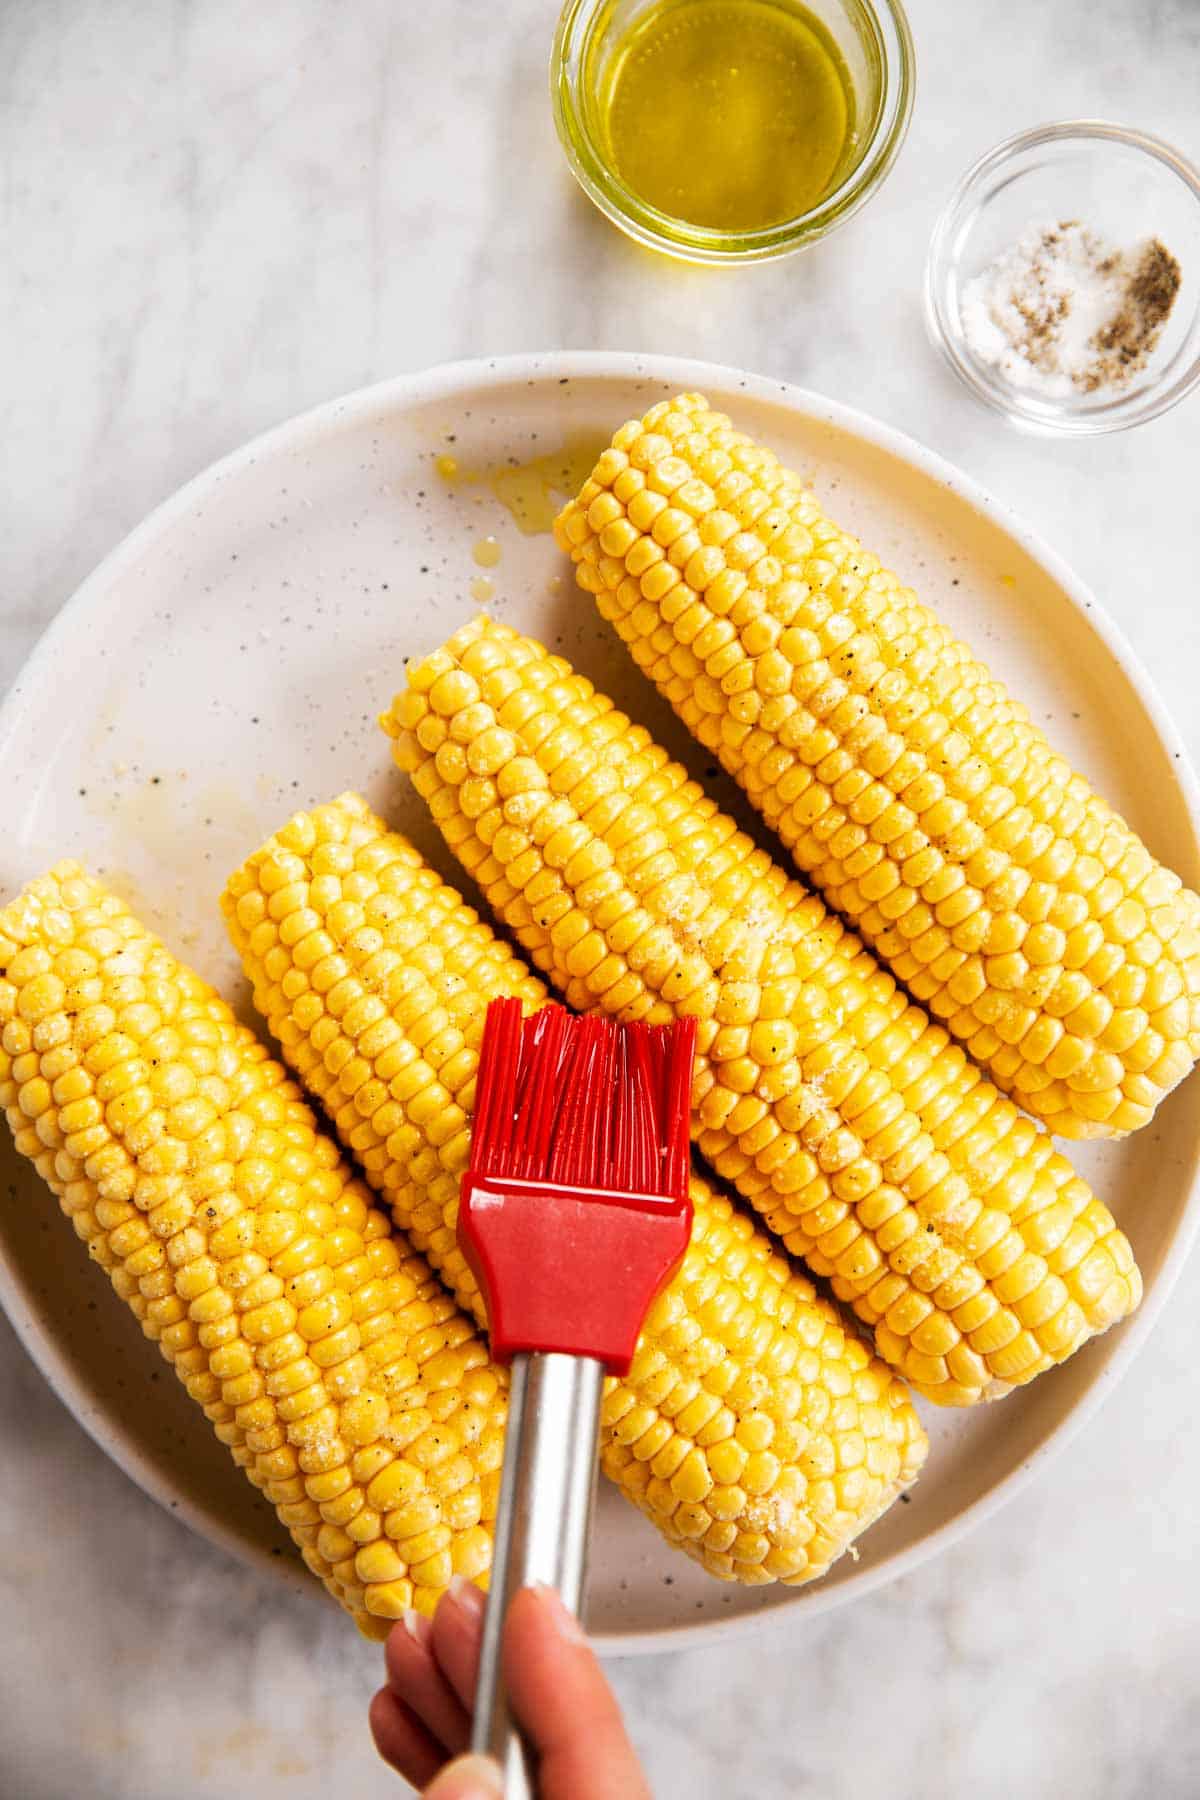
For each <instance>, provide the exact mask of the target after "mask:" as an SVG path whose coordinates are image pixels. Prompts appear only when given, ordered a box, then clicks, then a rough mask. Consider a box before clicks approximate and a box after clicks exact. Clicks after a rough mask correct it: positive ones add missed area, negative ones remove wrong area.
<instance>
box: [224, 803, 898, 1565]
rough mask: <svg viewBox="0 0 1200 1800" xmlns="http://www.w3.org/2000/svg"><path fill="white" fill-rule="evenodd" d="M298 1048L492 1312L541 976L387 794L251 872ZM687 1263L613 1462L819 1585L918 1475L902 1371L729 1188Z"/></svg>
mask: <svg viewBox="0 0 1200 1800" xmlns="http://www.w3.org/2000/svg"><path fill="white" fill-rule="evenodd" d="M223 906H224V910H225V914H226V918H227V920H228V923H229V929H230V934H231V936H232V938H233V941H234V944H235V945H236V947H237V949H238V951H239V953H240V954H241V956H242V959H243V962H244V964H245V967H246V971H247V973H248V974H249V976H250V979H251V981H252V983H253V987H254V997H255V1003H256V1005H257V1006H258V1008H259V1010H260V1011H261V1012H262V1014H263V1016H264V1017H265V1018H266V1020H267V1021H268V1023H269V1025H270V1028H271V1031H272V1033H273V1034H274V1036H275V1037H276V1038H277V1040H278V1041H279V1043H280V1045H281V1047H282V1050H283V1054H284V1056H285V1058H286V1059H287V1061H288V1062H289V1063H290V1064H291V1066H292V1067H293V1068H294V1069H295V1070H296V1071H297V1073H298V1074H299V1075H300V1077H301V1079H302V1080H303V1081H304V1083H305V1084H306V1086H308V1087H309V1089H310V1090H311V1092H312V1093H313V1094H314V1095H316V1096H317V1097H318V1098H319V1099H320V1100H321V1102H322V1105H323V1106H324V1108H325V1110H326V1112H327V1113H328V1114H329V1116H330V1117H331V1118H332V1119H333V1121H334V1123H335V1126H336V1129H337V1131H338V1134H339V1136H340V1137H341V1139H342V1142H343V1143H344V1144H345V1145H346V1146H347V1147H348V1148H350V1149H351V1150H353V1152H354V1154H355V1155H356V1157H357V1158H358V1159H359V1161H360V1163H361V1164H362V1166H363V1168H364V1169H365V1171H366V1173H367V1177H368V1179H369V1180H370V1181H371V1182H372V1183H373V1185H374V1186H375V1187H376V1189H377V1190H378V1192H379V1193H380V1194H381V1195H382V1196H383V1197H384V1198H385V1199H386V1200H387V1201H388V1203H389V1204H390V1206H391V1208H392V1212H393V1216H394V1218H395V1220H396V1222H397V1223H398V1224H399V1225H400V1226H402V1227H403V1229H405V1230H406V1231H408V1232H410V1233H411V1234H412V1236H413V1238H414V1241H415V1242H416V1243H417V1244H418V1245H420V1246H421V1247H422V1248H423V1249H424V1250H425V1251H426V1253H427V1254H428V1256H429V1257H430V1259H431V1261H432V1262H433V1263H434V1264H435V1265H436V1266H437V1267H438V1268H440V1269H441V1270H442V1271H443V1273H444V1274H445V1276H446V1278H447V1279H448V1280H450V1281H451V1282H452V1283H453V1285H454V1288H455V1291H456V1293H457V1294H458V1296H459V1298H460V1299H461V1301H462V1302H463V1304H464V1305H465V1306H471V1307H473V1308H474V1310H475V1312H476V1315H477V1316H481V1307H480V1297H479V1293H478V1290H477V1288H476V1286H475V1282H474V1280H473V1278H472V1277H471V1274H470V1272H469V1270H468V1269H467V1267H466V1265H465V1263H464V1262H463V1260H462V1258H461V1256H460V1254H459V1252H458V1249H457V1245H456V1242H455V1236H454V1227H455V1219H456V1214H457V1207H458V1188H459V1177H460V1175H461V1174H462V1172H463V1170H464V1169H465V1167H466V1165H467V1160H468V1149H469V1131H470V1114H471V1109H472V1106H473V1103H474V1084H475V1073H476V1068H477V1064H478V1055H479V1046H480V1040H481V1036H482V1030H483V1020H484V1014H485V1012H486V1009H487V1006H488V1003H489V1001H491V1000H493V999H496V998H498V997H500V996H502V995H508V994H512V995H516V996H518V997H519V998H520V999H521V1000H522V1001H523V1002H524V1004H525V1006H526V1008H527V1009H534V1008H536V1007H538V1006H540V1005H541V1004H542V1003H543V1002H544V1001H545V999H546V997H547V995H546V990H545V988H544V987H543V985H542V983H541V982H539V981H537V980H536V979H535V978H534V977H533V976H531V975H530V973H529V972H528V970H527V969H526V968H525V967H524V965H523V964H522V963H521V962H520V961H519V960H518V958H517V957H516V956H514V955H513V953H512V952H511V951H510V950H509V949H508V947H507V946H506V945H504V944H503V943H501V942H500V941H499V940H498V939H497V938H496V937H495V935H494V934H493V932H492V931H491V929H490V928H489V927H488V926H487V925H486V924H485V923H484V922H483V921H482V920H480V918H479V917H478V916H477V914H476V913H474V912H473V911H472V910H471V908H470V907H468V906H467V905H466V903H465V902H464V901H463V899H462V898H461V896H460V895H459V894H457V893H456V892H455V891H454V890H453V889H452V888H450V887H448V886H446V885H445V884H444V883H443V882H442V881H440V880H439V878H438V877H437V876H436V875H435V874H434V872H433V871H432V870H431V869H429V868H428V867H427V866H426V865H425V864H424V863H423V862H422V860H421V858H420V856H419V855H418V853H417V852H416V851H415V850H414V849H413V848H412V847H411V846H410V845H409V844H407V843H406V842H405V841H404V840H403V839H402V838H400V837H398V836H396V835H395V834H394V833H390V832H388V831H387V830H386V828H385V826H384V825H383V824H382V823H381V821H380V820H379V819H377V818H376V817H374V816H373V815H372V814H371V812H370V811H369V810H368V808H367V807H366V805H365V803H364V802H363V801H362V800H360V799H358V798H357V797H356V796H354V795H345V796H343V797H342V798H341V799H340V800H338V801H336V802H334V803H333V804H331V805H329V806H324V807H319V808H317V809H316V810H315V811H313V812H311V813H302V814H298V815H297V816H296V817H295V818H293V819H292V820H291V822H290V823H289V824H288V825H287V826H286V827H285V829H284V830H282V831H281V832H279V833H278V835H277V836H275V837H274V838H272V839H271V840H269V841H268V843H267V844H265V845H264V846H263V848H262V849H261V850H259V851H257V852H256V853H255V855H254V856H252V857H251V858H250V860H249V861H248V862H247V864H246V865H245V866H244V868H242V869H241V870H239V871H238V873H237V874H235V875H234V876H233V878H232V879H231V881H230V883H229V885H228V888H227V890H226V893H225V895H224V897H223ZM693 1199H694V1202H695V1229H694V1233H693V1239H692V1243H691V1246H690V1248H689V1251H688V1254H687V1256H686V1258H685V1260H684V1263H683V1266H682V1268H681V1269H680V1271H679V1273H678V1274H677V1276H676V1277H675V1278H674V1280H673V1281H672V1282H671V1284H670V1285H669V1287H668V1288H667V1290H666V1291H665V1293H664V1294H663V1295H662V1296H661V1297H660V1298H659V1300H658V1301H657V1302H656V1303H655V1305H654V1307H653V1308H652V1309H651V1312H650V1315H649V1317H648V1318H647V1321H646V1326H645V1330H644V1331H643V1334H642V1337H641V1341H640V1344H639V1348H638V1351H637V1355H636V1357H635V1360H634V1363H633V1366H632V1368H631V1369H630V1371H629V1374H628V1376H627V1377H626V1378H625V1379H624V1380H623V1381H619V1382H617V1381H610V1382H609V1384H608V1387H607V1390H606V1396H605V1401H604V1412H603V1427H602V1440H601V1457H602V1464H603V1467H604V1469H605V1470H606V1471H607V1473H608V1474H609V1475H610V1476H611V1477H612V1478H613V1479H614V1480H615V1481H616V1482H617V1484H618V1486H619V1487H620V1488H621V1489H622V1490H623V1491H624V1492H625V1493H626V1494H627V1495H628V1496H629V1497H630V1498H631V1499H632V1500H634V1501H635V1503H636V1504H637V1505H639V1506H640V1507H642V1509H643V1510H644V1511H646V1512H647V1513H649V1515H650V1516H651V1518H653V1519H654V1520H655V1521H656V1523H657V1524H658V1525H659V1527H660V1529H661V1530H662V1531H663V1532H664V1533H665V1535H666V1536H667V1537H668V1538H669V1539H671V1540H673V1541H675V1542H678V1543H680V1544H681V1545H682V1546H683V1547H684V1548H685V1549H686V1550H687V1551H688V1552H689V1554H690V1555H692V1556H693V1557H694V1558H696V1559H697V1560H698V1561H700V1562H701V1563H703V1564H704V1566H705V1567H706V1568H708V1569H709V1570H710V1571H711V1572H712V1573H714V1574H716V1575H718V1576H721V1577H724V1578H728V1579H734V1580H739V1581H743V1582H762V1581H770V1580H772V1579H776V1578H778V1579H782V1580H784V1581H789V1582H801V1581H807V1580H810V1579H811V1578H812V1577H814V1576H815V1575H819V1574H820V1573H821V1572H822V1571H823V1570H824V1569H825V1568H826V1567H827V1566H828V1565H829V1563H830V1562H831V1561H832V1560H833V1559H834V1557H836V1556H837V1555H838V1554H839V1553H840V1552H841V1551H842V1550H843V1549H845V1547H846V1546H847V1544H848V1543H849V1542H850V1541H851V1540H852V1539H853V1538H854V1537H855V1536H856V1535H857V1534H858V1532H860V1531H861V1530H862V1529H863V1527H864V1526H865V1525H866V1524H867V1523H868V1522H869V1521H870V1520H871V1519H872V1518H873V1517H875V1516H876V1515H877V1514H878V1513H879V1512H880V1511H882V1510H883V1509H884V1508H885V1507H886V1506H887V1504H888V1503H889V1502H890V1500H892V1499H893V1498H894V1497H895V1495H896V1493H897V1492H898V1490H899V1488H900V1487H902V1486H904V1485H906V1484H907V1483H908V1482H909V1481H911V1480H912V1478H913V1477H914V1476H915V1474H916V1472H917V1470H918V1469H919V1467H920V1465H921V1463H922V1461H923V1460H924V1456H925V1453H926V1448H927V1445H926V1440H925V1435H924V1433H923V1431H922V1430H921V1426H920V1423H919V1421H918V1419H917V1417H916V1415H915V1413H914V1411H913V1409H912V1406H911V1403H910V1402H909V1400H908V1397H907V1395H906V1393H905V1390H904V1388H903V1385H902V1384H901V1383H900V1382H899V1381H897V1380H896V1379H895V1377H894V1376H893V1375H892V1374H891V1373H890V1371H889V1370H888V1369H887V1368H886V1367H885V1366H884V1365H883V1364H882V1363H881V1362H879V1361H878V1360H877V1359H875V1358H873V1357H872V1356H871V1355H870V1353H869V1351H868V1350H867V1349H866V1348H865V1346H864V1345H863V1344H861V1343H860V1342H859V1341H858V1340H857V1339H854V1338H852V1337H849V1336H848V1335H847V1334H846V1332H845V1330H844V1327H843V1326H842V1324H841V1322H840V1320H839V1319H838V1317H837V1314H836V1312H835V1310H834V1309H833V1308H832V1307H831V1306H830V1305H829V1304H828V1302H826V1301H824V1300H821V1299H819V1298H818V1297H817V1296H816V1295H815V1293H814V1291H813V1289H812V1287H811V1284H810V1283H809V1282H807V1281H806V1280H805V1279H804V1278H803V1277H801V1276H798V1275H796V1274H794V1273H792V1272H791V1271H790V1270H789V1269H788V1267H787V1265H786V1263H785V1262H784V1261H783V1259H782V1258H781V1257H779V1256H777V1255H775V1254H773V1253H772V1251H771V1249H770V1246H769V1244H768V1242H767V1241H766V1239H765V1238H764V1237H763V1235H762V1234H761V1233H760V1232H758V1231H756V1230H755V1229H754V1227H753V1226H752V1225H751V1223H750V1221H749V1220H747V1219H745V1218H743V1217H741V1216H740V1215H738V1214H735V1213H734V1211H733V1209H732V1208H731V1207H730V1205H729V1202H728V1201H727V1200H725V1199H724V1198H723V1197H722V1196H720V1195H718V1194H716V1193H714V1192H713V1190H712V1189H711V1188H710V1187H709V1186H708V1185H707V1183H705V1182H702V1181H699V1180H697V1181H696V1182H695V1183H694V1185H693Z"/></svg>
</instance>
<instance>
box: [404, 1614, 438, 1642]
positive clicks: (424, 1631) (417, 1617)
mask: <svg viewBox="0 0 1200 1800" xmlns="http://www.w3.org/2000/svg"><path fill="white" fill-rule="evenodd" d="M401 1624H402V1625H403V1626H404V1629H405V1631H407V1633H408V1635H409V1637H410V1638H411V1639H412V1641H413V1643H414V1644H419V1645H420V1646H421V1648H422V1650H427V1649H428V1648H429V1640H430V1638H431V1637H432V1636H433V1625H432V1622H431V1621H430V1620H429V1619H427V1618H426V1617H425V1615H424V1613H419V1612H418V1611H417V1609H416V1607H415V1606H409V1607H406V1608H405V1610H404V1617H403V1619H402V1620H401Z"/></svg>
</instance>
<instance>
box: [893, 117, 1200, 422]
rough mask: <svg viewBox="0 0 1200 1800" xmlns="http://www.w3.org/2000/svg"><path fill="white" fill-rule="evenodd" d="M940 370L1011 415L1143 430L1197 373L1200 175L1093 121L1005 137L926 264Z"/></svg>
mask: <svg viewBox="0 0 1200 1800" xmlns="http://www.w3.org/2000/svg"><path fill="white" fill-rule="evenodd" d="M925 310H926V319H927V322H928V325H929V330H930V333H931V335H932V337H933V339H934V342H935V343H936V344H937V345H938V346H939V348H940V349H941V350H942V351H943V352H944V354H945V356H946V358H947V360H948V362H949V363H950V366H951V368H952V369H953V370H954V372H955V373H956V374H957V375H958V376H959V377H960V379H961V380H962V381H963V382H965V383H966V385H967V386H968V387H969V388H970V389H971V390H972V392H973V393H975V394H976V395H977V396H978V397H979V398H981V399H983V400H985V401H987V402H988V403H989V404H990V405H992V406H994V407H996V408H997V409H998V410H999V411H1000V412H1002V413H1004V414H1005V415H1006V417H1008V418H1009V419H1011V420H1012V421H1013V423H1014V424H1018V425H1022V426H1025V427H1026V428H1028V429H1032V430H1035V431H1036V430H1040V431H1044V432H1065V433H1071V434H1074V435H1077V436H1082V435H1088V434H1092V433H1096V432H1102V431H1119V430H1122V429H1124V428H1125V427H1127V426H1130V425H1139V424H1142V423H1143V422H1144V421H1145V420H1147V419H1152V418H1155V417H1156V416H1157V415H1158V414H1159V413H1162V412H1165V411H1166V410H1167V408H1168V407H1170V406H1174V404H1175V403H1176V401H1178V400H1181V399H1182V398H1183V396H1184V395H1185V394H1186V393H1188V392H1189V390H1190V389H1192V388H1193V387H1195V386H1196V384H1197V382H1200V173H1198V172H1197V170H1196V169H1195V168H1193V167H1192V165H1191V164H1190V163H1189V162H1188V161H1187V160H1186V158H1184V157H1183V156H1181V155H1180V154H1179V152H1178V151H1176V150H1173V149H1172V148H1171V147H1170V145H1168V144H1164V143H1162V142H1161V141H1160V140H1159V139H1157V138H1153V137H1149V136H1147V135H1146V134H1145V133H1144V132H1138V131H1132V130H1129V129H1127V128H1125V127H1124V126H1120V125H1109V124H1105V123H1102V122H1100V121H1093V120H1073V121H1070V122H1068V123H1066V124H1061V125H1044V126H1040V127H1038V128H1037V129H1036V130H1034V131H1027V132H1022V133H1021V134H1020V136H1018V137H1013V138H1009V139H1008V140H1007V142H1005V143H1003V144H1000V145H998V146H997V147H996V149H994V150H991V151H989V152H988V154H987V155H986V156H984V157H982V158H981V159H980V160H979V162H977V163H976V164H975V165H974V167H973V168H971V169H969V170H968V172H967V174H966V175H965V176H964V177H963V179H962V181H961V182H960V183H959V185H958V187H957V189H956V190H955V192H954V193H953V194H952V195H951V197H950V200H949V202H948V204H947V206H946V208H945V211H944V212H943V213H942V216H941V218H940V219H939V221H938V224H937V227H936V229H935V231H934V234H933V240H932V243H931V245H930V250H929V259H928V262H927V264H926V272H925Z"/></svg>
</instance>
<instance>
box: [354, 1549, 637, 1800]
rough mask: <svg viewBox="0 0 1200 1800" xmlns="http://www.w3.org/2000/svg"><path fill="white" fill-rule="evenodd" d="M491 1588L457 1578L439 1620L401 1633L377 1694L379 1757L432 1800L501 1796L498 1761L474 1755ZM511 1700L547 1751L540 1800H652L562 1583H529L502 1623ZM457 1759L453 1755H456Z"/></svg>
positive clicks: (541, 1753)
mask: <svg viewBox="0 0 1200 1800" xmlns="http://www.w3.org/2000/svg"><path fill="white" fill-rule="evenodd" d="M484 1604H485V1601H484V1596H483V1594H481V1593H480V1591H479V1589H478V1588H477V1587H475V1586H474V1584H473V1583H471V1582H469V1581H466V1580H464V1579H463V1577H462V1576H458V1575H456V1576H455V1578H454V1580H453V1581H452V1582H451V1584H450V1587H449V1589H448V1590H447V1592H446V1593H445V1594H443V1595H442V1598H441V1601H440V1603H439V1605H438V1609H437V1612H436V1613H435V1615H434V1617H433V1619H432V1620H430V1619H426V1618H423V1617H422V1616H421V1615H420V1614H419V1613H415V1612H412V1613H409V1615H408V1617H407V1618H406V1619H405V1620H404V1621H403V1622H402V1623H401V1624H399V1625H396V1626H394V1627H393V1629H392V1633H391V1636H390V1637H389V1638H388V1641H387V1649H386V1658H387V1686H386V1687H383V1688H381V1689H380V1690H379V1692H378V1693H377V1694H376V1696H375V1698H374V1699H373V1700H372V1702H371V1731H372V1734H373V1735H374V1738H375V1745H376V1748H377V1749H378V1751H379V1754H380V1755H381V1756H382V1757H384V1758H385V1760H386V1761H388V1762H390V1763H391V1764H392V1766H393V1768H396V1769H398V1770H399V1771H400V1773H401V1774H402V1775H404V1776H406V1777H407V1778H408V1780H409V1781H411V1782H412V1783H413V1785H414V1786H415V1787H418V1788H420V1789H421V1791H422V1792H423V1793H424V1795H425V1796H426V1800H498V1797H499V1796H500V1794H501V1793H502V1787H501V1781H500V1770H499V1768H498V1766H497V1765H496V1763H495V1762H494V1761H493V1760H492V1759H491V1757H484V1756H466V1755H463V1754H462V1753H463V1752H464V1751H465V1750H466V1749H467V1746H468V1744H469V1742H470V1737H471V1716H470V1709H471V1702H472V1698H473V1696H474V1692H475V1675H476V1671H477V1669H478V1666H479V1640H480V1636H481V1633H482V1629H483V1609H484ZM504 1678H505V1682H506V1684H507V1687H508V1698H509V1704H510V1705H511V1707H512V1709H513V1714H514V1716H515V1717H516V1719H517V1720H518V1721H519V1723H520V1725H521V1727H522V1729H523V1731H524V1732H525V1734H526V1736H527V1737H528V1738H529V1740H530V1742H531V1743H532V1745H533V1747H534V1751H535V1753H536V1755H537V1759H538V1793H539V1795H540V1796H541V1800H650V1790H649V1788H648V1787H647V1786H646V1780H645V1777H644V1776H643V1774H642V1772H641V1769H640V1768H639V1766H638V1761H637V1757H636V1756H635V1755H634V1752H633V1747H632V1745H631V1744H630V1742H629V1739H628V1737H627V1736H626V1735H625V1727H624V1725H623V1723H622V1721H621V1714H620V1712H619V1711H618V1708H617V1703H616V1701H615V1700H614V1698H613V1695H612V1691H611V1689H610V1688H609V1685H608V1683H607V1681H606V1680H605V1679H604V1676H603V1675H602V1673H601V1671H600V1665H599V1663H598V1662H597V1661H596V1658H595V1657H594V1656H593V1655H592V1652H591V1650H590V1649H589V1648H588V1644H587V1640H586V1638H585V1637H584V1634H583V1631H582V1629H581V1628H580V1625H579V1622H578V1620H577V1619H576V1618H575V1617H574V1616H573V1615H572V1614H571V1613H569V1612H568V1611H567V1609H566V1607H565V1606H564V1605H563V1603H562V1601H561V1600H560V1599H559V1597H558V1595H557V1594H556V1593H555V1592H554V1590H553V1589H552V1588H545V1587H534V1588H523V1589H522V1591H521V1592H520V1593H519V1594H518V1595H517V1596H516V1598H515V1599H514V1601H513V1603H512V1605H511V1606H510V1607H509V1609H508V1618H507V1619H506V1620H505V1624H504ZM447 1758H453V1759H454V1760H453V1761H447Z"/></svg>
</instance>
